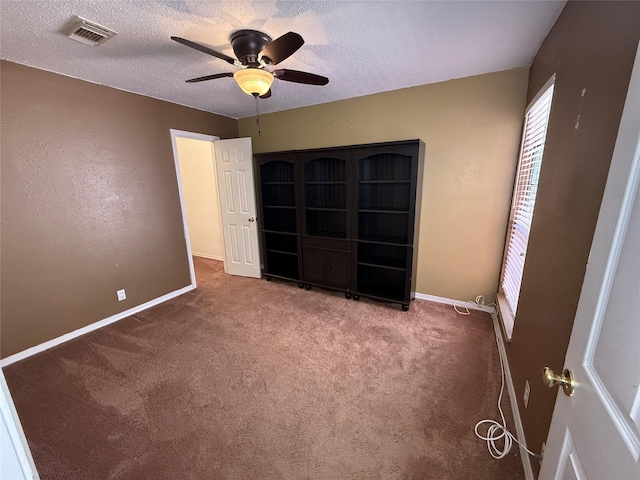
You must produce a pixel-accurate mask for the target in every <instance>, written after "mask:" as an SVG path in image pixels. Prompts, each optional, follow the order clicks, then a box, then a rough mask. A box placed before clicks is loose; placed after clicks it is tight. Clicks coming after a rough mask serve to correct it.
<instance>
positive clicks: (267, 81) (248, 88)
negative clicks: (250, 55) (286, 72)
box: [233, 68, 273, 97]
mask: <svg viewBox="0 0 640 480" xmlns="http://www.w3.org/2000/svg"><path fill="white" fill-rule="evenodd" d="M233 78H235V80H236V82H237V84H238V86H239V87H240V88H241V89H242V91H243V92H244V93H246V94H247V95H251V96H253V97H255V96H258V97H259V96H261V95H264V94H265V93H267V92H268V91H269V89H270V88H271V84H272V83H273V74H271V73H269V72H267V71H266V70H261V69H259V68H245V69H244V70H238V71H237V72H236V73H234V74H233Z"/></svg>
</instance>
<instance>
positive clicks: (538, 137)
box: [500, 83, 553, 317]
mask: <svg viewBox="0 0 640 480" xmlns="http://www.w3.org/2000/svg"><path fill="white" fill-rule="evenodd" d="M552 97H553V83H552V84H551V86H549V87H548V88H547V89H546V90H544V92H543V93H542V95H540V97H539V98H538V99H537V100H536V101H535V103H534V104H533V105H532V106H531V108H530V109H529V110H528V111H527V113H526V115H525V123H524V133H523V136H522V147H521V149H520V158H519V161H518V172H517V174H516V184H515V188H514V192H513V201H512V204H511V215H510V219H511V221H510V223H509V230H508V234H507V245H506V254H505V259H504V265H503V270H502V278H501V282H500V284H501V287H502V291H503V292H504V296H505V297H506V299H507V302H508V303H509V307H510V308H511V313H512V314H513V316H514V317H515V316H516V310H517V309H518V298H519V297H520V286H521V284H522V273H523V271H524V261H525V258H526V256H527V244H528V242H529V232H530V230H531V220H532V219H533V210H534V207H535V202H536V194H537V193H538V179H539V178H540V167H541V165H542V153H543V151H544V142H545V138H546V136H547V125H548V123H549V113H550V111H551V99H552Z"/></svg>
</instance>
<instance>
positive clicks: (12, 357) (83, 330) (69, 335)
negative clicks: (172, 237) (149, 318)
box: [0, 285, 196, 368]
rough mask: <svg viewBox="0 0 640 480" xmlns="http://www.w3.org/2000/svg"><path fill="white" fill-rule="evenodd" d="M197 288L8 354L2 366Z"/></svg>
mask: <svg viewBox="0 0 640 480" xmlns="http://www.w3.org/2000/svg"><path fill="white" fill-rule="evenodd" d="M195 288H196V287H195V285H187V286H186V287H183V288H181V289H179V290H174V291H173V292H169V293H167V294H166V295H163V296H161V297H158V298H154V299H153V300H149V301H148V302H145V303H143V304H141V305H138V306H137V307H133V308H130V309H129V310H125V311H124V312H120V313H116V314H115V315H112V316H110V317H108V318H105V319H103V320H98V321H97V322H94V323H91V324H89V325H87V326H85V327H82V328H79V329H77V330H74V331H73V332H69V333H65V334H64V335H61V336H59V337H56V338H54V339H51V340H48V341H46V342H44V343H41V344H40V345H36V346H35V347H30V348H27V349H26V350H23V351H21V352H18V353H15V354H13V355H10V356H8V357H7V358H3V359H2V360H0V368H4V367H6V366H8V365H11V364H12V363H15V362H18V361H20V360H24V359H25V358H28V357H30V356H32V355H35V354H36V353H40V352H44V351H45V350H48V349H50V348H53V347H56V346H58V345H60V344H62V343H64V342H68V341H69V340H72V339H74V338H77V337H80V336H82V335H84V334H86V333H89V332H93V331H94V330H97V329H99V328H102V327H105V326H107V325H109V324H111V323H115V322H117V321H118V320H122V319H123V318H126V317H130V316H131V315H134V314H136V313H138V312H141V311H143V310H146V309H147V308H151V307H155V306H156V305H159V304H160V303H163V302H166V301H167V300H171V299H172V298H175V297H178V296H180V295H182V294H184V293H187V292H189V291H191V290H193V289H195Z"/></svg>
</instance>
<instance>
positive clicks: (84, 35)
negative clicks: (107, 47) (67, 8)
mask: <svg viewBox="0 0 640 480" xmlns="http://www.w3.org/2000/svg"><path fill="white" fill-rule="evenodd" d="M63 33H64V34H65V35H67V36H68V37H69V38H70V39H72V40H76V41H78V42H81V43H84V44H86V45H91V46H93V47H95V46H97V45H100V44H101V43H104V42H106V41H107V40H109V39H110V38H111V37H113V36H114V35H117V34H118V32H116V31H114V30H111V29H110V28H107V27H103V26H102V25H98V24H97V23H94V22H90V21H89V20H86V19H84V18H82V17H73V18H72V19H71V21H70V22H69V23H68V24H67V25H66V26H65V27H64V29H63Z"/></svg>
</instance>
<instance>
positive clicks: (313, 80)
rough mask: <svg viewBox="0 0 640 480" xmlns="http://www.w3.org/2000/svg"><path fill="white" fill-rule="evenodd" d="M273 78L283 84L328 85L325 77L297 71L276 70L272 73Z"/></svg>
mask: <svg viewBox="0 0 640 480" xmlns="http://www.w3.org/2000/svg"><path fill="white" fill-rule="evenodd" d="M273 76H274V77H276V78H277V79H279V80H284V81H285V82H294V83H304V84H306V85H326V84H327V83H329V79H328V78H327V77H322V76H320V75H316V74H315V73H308V72H300V71H298V70H284V69H283V70H276V71H274V72H273Z"/></svg>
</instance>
